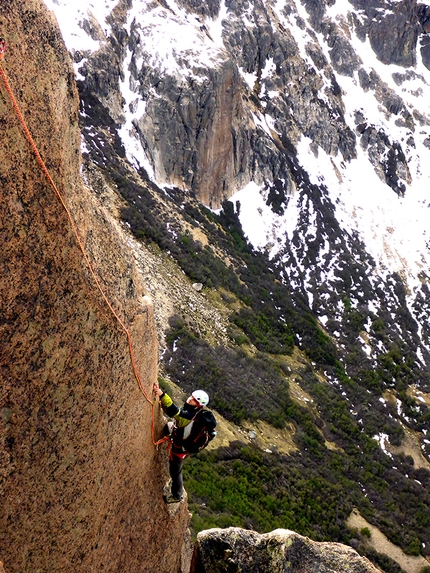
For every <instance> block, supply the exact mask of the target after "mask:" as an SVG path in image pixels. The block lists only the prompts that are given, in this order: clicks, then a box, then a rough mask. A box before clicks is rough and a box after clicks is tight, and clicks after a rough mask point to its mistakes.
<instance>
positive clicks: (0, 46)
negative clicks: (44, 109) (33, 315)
mask: <svg viewBox="0 0 430 573" xmlns="http://www.w3.org/2000/svg"><path fill="white" fill-rule="evenodd" d="M5 52H6V41H5V40H4V38H0V76H1V78H2V80H3V84H4V86H5V88H6V90H7V92H8V94H9V97H10V100H11V102H12V105H13V108H14V110H15V112H16V114H17V116H18V119H19V121H20V123H21V126H22V128H23V130H24V132H25V135H26V137H27V140H28V142H29V144H30V147H31V149H32V150H33V153H34V155H35V157H36V160H37V162H38V163H39V165H40V168H41V170H42V171H43V173H44V174H45V176H46V178H47V179H48V182H49V184H50V186H51V187H52V189H53V190H54V192H55V194H56V195H57V197H58V199H59V201H60V203H61V205H62V206H63V208H64V210H65V212H66V214H67V217H68V219H69V221H70V224H71V226H72V230H73V234H74V235H75V238H76V241H77V243H78V246H79V249H80V250H81V252H82V255H83V257H84V259H85V262H86V263H87V266H88V268H89V270H90V273H91V275H92V277H93V279H94V282H95V283H96V285H97V288H98V290H99V292H100V294H101V295H102V297H103V299H104V301H105V303H106V304H107V306H108V308H109V310H110V311H111V313H112V314H113V316H114V317H115V319H116V320H117V322H118V323H119V325H120V326H121V328H122V330H123V331H124V333H125V334H126V336H127V341H128V348H129V353H130V358H131V363H132V366H133V372H134V376H135V378H136V380H137V382H138V384H139V387H140V389H141V391H142V393H143V395H144V396H145V398H146V400H147V401H148V402H149V403H150V404H151V407H152V423H151V431H152V443H153V444H154V445H155V446H158V445H159V444H161V443H163V442H164V441H165V439H161V440H158V441H155V439H154V434H155V423H154V419H155V402H154V401H153V400H151V397H150V396H149V394H148V392H147V391H146V389H145V386H144V385H143V381H142V378H141V376H140V373H139V369H138V367H137V364H136V359H135V355H134V350H133V341H132V338H131V334H130V331H129V329H128V328H127V326H126V325H125V324H124V322H123V321H122V320H121V318H120V317H119V316H118V313H117V312H116V311H115V309H114V307H113V305H112V303H111V302H110V300H109V299H108V297H107V295H106V293H105V292H104V290H103V287H102V285H101V284H100V281H99V279H98V278H97V275H96V273H95V271H94V268H93V265H92V263H91V261H90V259H89V257H88V255H87V253H86V250H85V247H84V244H83V242H82V240H81V237H80V235H79V231H78V228H77V226H76V223H75V221H74V220H73V217H72V214H71V213H70V211H69V208H68V207H67V205H66V203H65V200H64V199H63V197H62V195H61V193H60V192H59V190H58V188H57V186H56V185H55V183H54V180H53V179H52V177H51V175H50V173H49V171H48V168H47V167H46V165H45V162H44V161H43V159H42V157H41V155H40V153H39V151H38V149H37V147H36V144H35V143H34V140H33V137H32V135H31V133H30V130H29V129H28V127H27V124H26V122H25V120H24V117H23V115H22V113H21V110H20V107H19V105H18V103H17V101H16V99H15V96H14V94H13V92H12V89H11V87H10V84H9V80H8V79H7V76H6V73H5V71H4V70H3V66H2V63H1V60H2V59H3V57H4V54H5Z"/></svg>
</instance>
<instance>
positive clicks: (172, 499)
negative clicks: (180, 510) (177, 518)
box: [163, 493, 184, 503]
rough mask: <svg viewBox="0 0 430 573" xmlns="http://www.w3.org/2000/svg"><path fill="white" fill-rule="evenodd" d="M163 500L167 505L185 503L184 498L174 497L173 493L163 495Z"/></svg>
mask: <svg viewBox="0 0 430 573" xmlns="http://www.w3.org/2000/svg"><path fill="white" fill-rule="evenodd" d="M163 499H164V501H165V502H166V503H182V502H183V501H184V498H183V497H173V495H172V494H171V493H169V495H163Z"/></svg>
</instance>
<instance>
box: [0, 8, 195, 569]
mask: <svg viewBox="0 0 430 573" xmlns="http://www.w3.org/2000/svg"><path fill="white" fill-rule="evenodd" d="M0 29H1V31H2V34H3V35H4V37H5V39H6V41H7V45H8V49H7V52H6V55H5V58H4V59H3V60H2V67H3V69H4V70H5V72H6V74H7V76H8V77H9V80H10V83H11V86H12V88H13V91H14V93H15V94H16V97H17V100H18V101H19V104H20V106H21V109H22V112H23V114H24V117H25V118H26V120H27V123H28V125H29V128H30V131H31V132H32V134H33V137H34V140H35V142H36V145H37V146H38V148H39V150H40V153H41V155H42V157H43V158H44V159H45V161H46V164H47V166H48V169H49V170H50V172H51V175H52V177H53V179H54V181H55V182H56V185H57V187H58V189H59V191H60V193H61V194H62V196H63V198H64V201H65V203H66V204H67V206H68V208H69V209H70V211H71V212H72V214H73V217H74V219H75V222H76V225H77V227H78V229H79V233H80V236H81V239H82V241H83V243H84V244H85V248H86V251H87V253H88V255H89V257H90V259H91V260H92V262H93V264H94V267H95V269H96V273H97V275H98V276H99V278H100V281H101V283H102V285H103V288H104V289H105V292H106V294H107V296H108V297H109V299H110V300H111V301H112V304H113V306H114V307H115V309H116V310H117V312H118V314H119V315H120V317H121V319H122V320H123V321H124V323H125V324H127V325H128V326H129V328H130V331H131V334H132V338H133V341H134V352H135V356H136V361H137V365H138V369H139V371H140V373H141V376H142V378H143V383H144V385H145V386H146V388H147V389H148V390H149V389H150V388H151V386H152V383H153V381H154V380H155V379H156V376H157V359H158V356H157V336H156V330H155V325H154V318H153V306H152V302H151V299H150V298H149V297H148V296H145V289H144V287H143V286H142V285H141V284H140V280H139V275H138V273H137V272H136V271H135V269H134V267H133V265H132V264H131V263H130V261H131V260H132V257H131V256H130V252H129V249H128V247H127V246H126V242H125V240H124V238H123V236H122V234H121V229H120V227H119V225H118V224H116V223H115V221H114V220H113V219H112V217H111V216H110V215H109V213H107V212H106V211H104V210H103V208H102V207H101V206H100V205H99V204H98V203H97V201H96V199H95V198H94V196H92V195H91V193H90V191H89V190H88V189H86V188H85V187H84V186H83V183H82V179H81V176H80V132H79V127H78V96H77V91H76V87H75V82H74V77H73V69H72V66H71V62H70V61H69V56H68V53H67V51H66V49H65V46H64V44H63V41H62V37H61V34H60V32H59V29H58V27H57V24H56V22H55V20H54V18H53V16H52V14H50V13H49V12H48V11H47V9H46V7H45V6H44V5H43V3H42V2H41V1H40V0H31V1H26V2H23V1H21V0H8V1H7V2H2V3H1V5H0ZM0 124H1V134H2V137H1V163H0V182H1V184H0V197H1V198H0V221H1V224H0V244H1V254H0V257H1V264H2V272H1V274H0V340H1V344H0V378H1V388H0V413H1V417H0V460H1V461H0V496H1V499H2V502H1V504H0V559H1V561H2V562H3V564H4V569H5V571H6V573H13V572H17V573H18V572H20V573H21V572H22V571H40V572H46V573H47V572H49V573H55V572H60V571H61V572H64V571H74V572H76V573H78V572H85V573H88V572H90V571H94V572H96V571H97V572H99V571H112V572H118V571H147V572H151V571H154V572H155V571H158V572H161V571H169V572H170V571H171V572H176V571H179V570H180V559H181V557H180V556H181V546H182V542H183V538H184V533H185V529H186V527H187V522H188V513H187V509H186V505H185V504H184V505H183V506H181V507H180V508H178V509H177V510H176V512H173V513H169V509H168V508H166V506H165V504H164V503H163V501H162V499H161V495H162V486H163V483H164V481H165V480H166V467H165V459H166V455H165V452H162V453H159V452H158V451H157V450H156V449H155V448H154V447H153V444H152V439H151V406H150V404H149V403H148V402H147V401H146V399H145V398H144V396H143V394H142V393H141V391H140V389H139V386H138V384H137V382H136V380H135V377H134V374H133V369H132V367H131V361H130V356H129V351H128V343H127V338H126V336H125V334H124V332H123V330H122V329H121V327H120V326H119V324H118V321H117V320H116V319H115V318H114V316H113V314H112V313H111V311H110V310H109V309H108V307H107V305H106V303H105V301H104V300H103V298H102V297H101V295H100V292H99V291H98V289H97V288H96V286H95V282H94V279H93V277H92V276H91V274H90V273H89V271H88V267H87V265H86V263H85V261H84V258H83V255H82V252H81V251H80V249H79V248H78V245H77V242H76V239H75V236H74V234H73V232H72V228H71V224H70V221H69V220H68V217H67V215H66V212H65V210H64V209H63V207H62V206H61V203H60V202H59V200H58V198H57V197H56V195H55V193H54V192H53V190H52V189H51V187H50V186H49V184H48V182H47V180H46V177H45V175H44V174H43V172H42V171H41V169H40V167H39V165H38V163H37V162H36V160H35V158H34V155H33V153H32V151H31V149H30V147H29V145H28V142H27V140H26V139H25V136H24V133H23V130H22V128H21V125H20V124H19V121H18V118H17V115H16V114H15V112H14V110H13V108H12V105H11V102H10V99H9V96H8V94H7V92H6V90H5V89H4V86H3V84H2V85H1V90H0ZM156 413H157V414H158V412H156ZM156 422H157V420H156ZM160 532H162V533H160Z"/></svg>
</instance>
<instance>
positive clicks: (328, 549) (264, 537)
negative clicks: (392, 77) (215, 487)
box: [190, 527, 379, 573]
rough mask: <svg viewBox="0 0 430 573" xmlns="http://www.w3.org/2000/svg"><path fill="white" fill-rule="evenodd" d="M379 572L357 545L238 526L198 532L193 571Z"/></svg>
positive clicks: (283, 531) (286, 532) (191, 572)
mask: <svg viewBox="0 0 430 573" xmlns="http://www.w3.org/2000/svg"><path fill="white" fill-rule="evenodd" d="M344 571H348V573H378V571H379V570H378V569H377V568H376V567H375V566H374V565H372V564H371V563H370V561H368V560H367V559H366V558H365V557H361V556H360V555H359V554H358V553H357V552H356V551H355V550H354V549H352V548H351V547H347V546H346V545H342V544H341V543H319V542H316V541H312V540H311V539H309V538H307V537H303V536H302V535H299V534H298V533H295V532H293V531H289V530H286V529H276V530H275V531H272V532H271V533H265V534H258V533H256V532H255V531H247V530H245V529H240V528H236V527H230V528H228V529H210V530H207V531H202V532H201V533H199V534H198V536H197V542H196V545H195V549H194V555H193V561H192V565H191V571H190V573H245V572H246V573H285V572H288V573H341V572H342V573H343V572H344Z"/></svg>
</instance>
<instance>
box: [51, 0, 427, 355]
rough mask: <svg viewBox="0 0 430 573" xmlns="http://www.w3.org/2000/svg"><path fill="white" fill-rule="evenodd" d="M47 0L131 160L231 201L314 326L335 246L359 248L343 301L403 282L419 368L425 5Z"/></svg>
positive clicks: (359, 302) (333, 267) (338, 256)
mask: <svg viewBox="0 0 430 573" xmlns="http://www.w3.org/2000/svg"><path fill="white" fill-rule="evenodd" d="M47 4H48V7H50V8H51V9H53V10H54V11H55V14H56V16H57V18H58V21H59V23H60V27H61V29H62V32H63V35H64V38H65V41H66V44H67V46H68V48H69V50H70V52H71V54H72V55H73V56H74V59H75V61H77V63H76V65H75V68H76V75H77V79H78V80H82V81H84V78H85V77H88V75H89V74H90V73H91V72H89V70H90V69H91V67H90V64H91V62H94V63H93V66H96V64H98V63H99V64H101V65H100V67H98V68H97V69H96V70H95V72H94V75H95V76H96V78H95V81H96V83H97V84H98V87H99V88H100V95H101V96H102V98H103V101H104V102H105V103H106V105H107V106H108V107H109V109H110V110H111V115H113V116H114V119H115V120H116V121H117V122H118V124H119V126H120V129H119V130H118V131H119V134H120V137H121V140H122V142H123V145H124V147H125V149H126V152H127V157H128V158H129V159H130V161H131V162H132V163H133V164H134V165H136V166H140V167H144V168H145V169H146V170H147V172H148V173H149V174H150V176H151V178H152V179H153V181H154V182H156V183H157V184H158V185H161V186H163V185H172V184H174V185H177V186H179V187H181V188H183V189H189V190H190V191H194V192H197V194H198V196H199V197H200V198H201V199H202V200H203V202H204V203H206V204H207V205H213V206H215V207H219V205H220V202H221V201H222V200H223V199H225V198H229V199H230V200H231V201H233V202H234V203H235V204H237V202H238V203H239V204H240V215H239V216H240V221H241V223H242V226H243V229H244V231H245V234H246V235H247V237H248V238H249V240H250V241H251V243H252V244H253V245H254V246H255V247H256V248H260V249H266V250H268V251H269V252H270V255H271V257H276V258H277V260H279V264H282V265H284V268H285V270H284V273H285V277H286V280H289V281H291V284H292V285H294V286H295V287H296V288H298V289H300V290H302V291H303V292H304V293H306V296H307V297H308V300H309V304H310V305H311V307H313V308H314V310H315V311H316V312H317V314H318V315H319V316H320V318H321V320H322V321H323V323H325V324H327V322H328V321H329V319H333V320H340V318H341V314H342V312H343V310H344V309H343V308H342V305H340V306H338V308H337V309H336V308H333V306H331V305H330V303H329V298H330V291H331V290H337V289H336V283H337V282H338V278H336V275H337V274H339V273H342V269H344V267H345V262H342V257H344V255H345V252H348V253H349V254H350V255H351V257H352V259H353V260H358V259H359V258H360V257H362V258H363V257H365V258H366V262H365V263H364V268H365V269H366V270H365V273H364V274H363V276H362V278H361V279H359V280H358V282H356V284H351V285H350V286H349V288H348V296H349V299H350V304H351V306H352V308H362V307H363V305H367V311H366V310H365V309H364V312H365V313H366V314H367V315H368V317H369V316H371V314H372V313H373V315H375V316H377V315H378V313H379V311H380V309H381V306H384V303H385V301H386V298H387V293H388V292H390V291H392V289H391V288H390V285H389V283H390V281H391V280H393V279H392V278H390V277H392V276H393V275H395V276H398V277H400V282H401V284H402V285H403V286H404V289H405V302H406V304H407V308H408V310H409V311H410V313H411V315H412V317H413V319H414V321H415V322H416V328H417V331H418V334H419V340H418V339H416V340H415V341H413V342H412V341H411V343H412V344H413V345H414V346H415V350H416V351H417V353H418V357H419V358H420V359H421V360H422V361H423V364H424V365H425V364H427V365H428V360H429V355H428V352H429V349H430V342H429V331H428V327H427V322H428V318H429V299H428V288H427V282H428V269H429V254H430V253H429V249H430V243H429V235H428V233H429V231H428V229H427V215H428V207H429V198H428V192H427V185H426V184H427V182H428V180H429V176H430V133H429V130H430V127H429V125H430V117H429V114H428V104H427V102H428V101H429V97H430V71H429V68H430V57H429V56H428V47H427V45H426V40H427V35H426V31H427V30H428V29H429V26H430V24H429V22H430V8H428V7H426V6H425V5H423V4H417V3H416V2H410V1H409V2H399V1H394V2H390V1H374V2H347V1H346V0H343V1H339V0H338V1H337V2H319V3H314V2H299V1H290V2H285V3H284V2H257V1H256V2H226V1H221V2H208V3H205V4H200V3H195V2H194V3H193V2H187V1H183V2H176V3H175V2H173V1H170V0H169V1H166V2H149V1H148V2H145V1H140V2H128V3H127V2H117V1H113V0H112V1H108V0H99V1H96V0H94V1H93V2H91V3H90V4H88V5H87V4H85V6H84V5H82V4H81V3H80V2H68V1H65V0H48V1H47ZM121 10H122V16H121V18H119V16H118V14H119V13H120V12H121ZM115 11H116V12H115ZM118 18H119V19H118ZM390 30H395V33H390ZM119 42H122V44H120V45H121V53H119V54H118V55H117V58H119V63H120V65H121V68H120V69H117V70H116V72H117V77H116V78H114V80H113V82H112V83H113V84H114V86H115V83H116V84H117V86H116V87H117V89H118V93H116V94H115V93H112V91H113V90H109V89H107V80H106V76H107V75H108V74H109V72H110V70H112V62H110V63H109V64H108V65H107V66H105V67H103V62H102V61H100V58H101V56H100V53H109V48H112V46H114V44H115V43H116V44H117V45H116V52H118V51H119V50H118V43H119ZM97 54H99V58H97ZM111 60H112V58H111ZM112 73H113V74H115V70H113V71H112ZM219 82H221V87H220V86H219ZM226 82H230V84H227V83H226ZM111 87H113V86H111ZM229 91H230V92H232V93H230V94H229ZM203 98H206V100H212V101H209V103H208V101H204V99H203ZM202 100H203V101H202ZM208 107H209V108H210V109H209V111H208V112H207V113H206V117H205V111H206V110H207V109H208ZM202 110H203V111H202ZM84 112H85V108H84ZM193 114H194V115H193ZM200 116H201V117H200ZM205 122H206V123H205ZM287 143H288V144H287ZM178 147H181V149H180V150H179V149H178ZM315 195H318V198H316V197H315ZM274 203H276V205H277V207H276V208H275V209H274V208H273V204H274ZM323 209H326V210H330V212H331V214H332V217H333V218H334V219H335V221H336V224H335V227H336V228H333V221H332V222H331V223H329V222H328V221H327V218H325V217H323V216H322V210H323ZM315 242H317V243H318V247H317V249H315V248H313V249H310V245H315ZM310 250H312V253H310ZM361 264H362V263H360V265H361ZM347 265H348V266H349V263H347ZM364 283H366V284H364ZM321 285H326V287H327V292H326V293H319V291H320V290H321ZM369 290H370V291H371V292H372V295H371V296H369ZM364 291H366V296H365V295H364ZM378 293H380V294H379V295H378ZM397 302H398V301H396V300H393V304H397ZM402 303H403V302H402ZM391 314H392V312H391ZM368 317H367V318H368ZM367 323H368V319H367V321H365V324H364V325H363V330H364V331H367V332H368V334H369V328H368V324H367ZM329 330H330V328H329ZM337 330H338V329H336V331H337ZM333 332H334V331H333ZM366 349H367V351H368V352H369V353H371V352H372V350H371V348H370V347H369V348H367V347H366Z"/></svg>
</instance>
